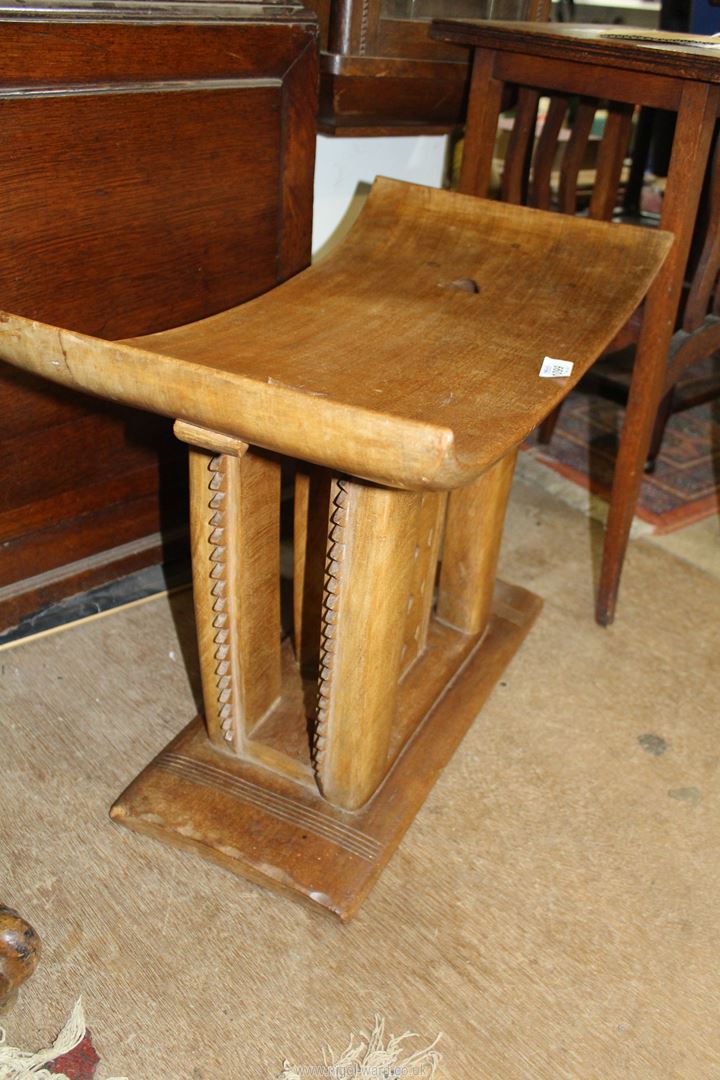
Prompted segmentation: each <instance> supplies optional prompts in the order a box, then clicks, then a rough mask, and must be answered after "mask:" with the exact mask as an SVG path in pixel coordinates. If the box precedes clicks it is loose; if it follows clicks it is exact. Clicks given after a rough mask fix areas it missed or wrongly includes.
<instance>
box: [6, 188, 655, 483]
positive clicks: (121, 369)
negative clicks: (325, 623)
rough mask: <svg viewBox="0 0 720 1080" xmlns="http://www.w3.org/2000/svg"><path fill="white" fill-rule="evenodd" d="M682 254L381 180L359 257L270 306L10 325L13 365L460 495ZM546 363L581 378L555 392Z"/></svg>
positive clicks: (580, 223) (266, 301)
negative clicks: (89, 324) (155, 323)
mask: <svg viewBox="0 0 720 1080" xmlns="http://www.w3.org/2000/svg"><path fill="white" fill-rule="evenodd" d="M671 242H672V237H671V236H670V235H669V234H665V233H662V232H658V231H652V232H649V231H647V230H643V229H634V228H631V227H628V226H622V227H619V226H615V225H611V224H605V223H602V222H594V221H587V220H578V219H574V218H571V217H568V216H564V215H558V214H548V213H545V212H542V211H537V210H532V209H527V208H524V207H517V206H508V205H506V204H501V203H495V202H492V201H489V200H485V199H478V198H474V197H468V196H462V195H457V194H454V193H450V192H445V191H439V190H433V189H428V188H422V187H418V186H415V185H410V184H404V183H400V182H397V181H391V180H386V179H379V180H377V181H376V183H375V185H374V187H373V190H372V192H371V195H370V197H369V199H368V201H367V204H366V207H365V209H364V210H363V213H362V215H361V217H360V219H359V221H358V223H357V224H356V225H355V227H354V228H353V230H352V231H351V233H350V235H349V237H348V239H347V240H346V241H345V242H344V244H343V245H341V247H340V248H339V249H338V250H336V252H335V253H333V254H332V255H331V256H330V257H328V258H326V259H324V260H322V261H320V262H319V263H317V264H316V265H314V266H312V267H311V268H310V269H308V270H306V271H304V272H303V273H301V274H299V275H298V276H296V277H295V278H293V279H291V280H290V281H288V282H286V283H285V284H283V285H281V286H280V287H278V288H277V289H274V290H273V291H271V292H270V293H266V294H265V295H263V296H261V297H258V298H257V299H255V300H252V301H250V302H248V303H246V304H243V305H242V306H240V307H237V308H233V309H231V310H229V311H224V312H222V313H221V314H218V315H215V316H213V317H211V318H208V319H204V320H202V321H201V322H197V323H193V324H189V325H186V326H181V327H178V328H175V329H171V330H167V331H163V332H161V333H158V334H154V335H151V336H148V337H144V338H136V339H132V340H128V341H125V342H116V343H111V342H106V341H102V340H100V339H95V338H91V337H88V336H85V335H80V334H76V333H73V332H72V331H58V330H57V329H56V328H51V327H46V326H43V325H42V324H39V323H36V322H29V321H28V320H24V319H21V318H19V317H16V316H11V315H7V316H2V318H1V321H0V356H1V357H2V358H4V359H6V360H8V361H10V362H14V363H18V364H19V365H20V366H22V367H29V368H32V369H34V370H36V371H37V372H38V373H39V374H42V375H44V376H46V377H50V378H53V379H55V380H56V381H60V382H64V383H66V384H69V385H72V386H77V387H78V388H83V389H86V390H88V389H89V390H91V391H92V392H95V393H98V394H102V395H104V396H109V397H112V398H113V399H115V400H119V401H123V402H126V403H128V404H132V405H136V406H139V407H142V408H147V409H150V410H153V411H155V412H160V413H163V414H165V415H168V416H171V417H175V418H179V419H184V420H188V421H191V422H193V423H195V424H201V425H204V426H207V427H208V428H210V429H212V430H214V431H217V432H221V433H223V434H226V435H230V436H233V437H235V438H239V439H242V440H244V441H246V442H248V443H252V444H253V445H256V446H260V447H264V448H266V449H269V450H273V451H278V452H281V453H286V454H289V455H292V456H294V457H299V458H302V459H304V460H308V461H312V462H315V463H318V464H321V465H328V466H330V465H332V467H333V468H335V469H341V470H343V471H345V472H348V473H351V474H353V475H356V476H361V477H364V478H366V479H369V480H373V481H377V482H381V483H386V484H390V485H393V486H397V487H410V488H435V489H443V488H454V487H457V486H458V485H460V484H463V483H466V482H468V481H469V480H471V479H472V478H473V477H475V476H477V475H479V474H480V473H482V472H483V471H485V470H486V469H487V468H488V467H489V466H491V465H492V464H493V463H494V462H496V461H497V460H499V459H500V458H501V457H502V456H503V455H504V454H505V453H506V452H507V451H508V450H509V449H510V448H511V447H513V446H515V445H517V443H518V442H519V441H520V440H521V439H522V438H523V437H524V436H525V435H526V434H527V433H528V432H529V431H531V430H532V428H533V427H535V425H536V424H537V423H538V422H539V421H540V420H541V419H542V418H543V417H544V416H545V415H546V414H547V413H548V411H549V410H550V409H551V408H552V407H553V406H554V405H555V404H556V403H557V402H558V401H559V400H560V399H561V398H562V397H563V396H565V394H566V393H567V392H568V390H569V389H570V387H571V386H572V385H574V383H575V382H576V381H577V379H578V378H579V377H580V376H581V375H582V374H583V372H585V371H586V370H587V368H588V367H589V366H590V365H591V364H592V363H593V361H594V360H595V359H596V358H597V356H598V355H599V354H600V353H601V351H602V350H603V348H604V347H605V345H607V343H608V342H609V341H610V340H611V338H612V337H613V335H614V334H615V333H616V332H617V331H618V330H619V329H620V327H621V326H622V325H623V324H624V323H625V322H626V321H627V319H628V318H629V316H630V315H631V313H632V312H633V310H634V309H635V308H636V307H637V305H638V303H639V302H640V300H641V299H642V297H643V295H644V294H645V292H646V291H647V288H648V286H649V283H650V282H651V280H652V278H653V277H654V275H655V273H656V272H657V270H658V268H659V266H660V264H661V263H662V260H663V258H664V256H665V253H666V252H667V250H668V249H669V247H670V244H671ZM239 254H241V253H239ZM546 355H548V356H552V357H556V358H561V359H564V360H571V361H573V363H574V370H573V373H572V376H571V377H570V378H566V379H541V378H539V376H538V372H539V369H540V365H541V363H542V360H543V357H544V356H546Z"/></svg>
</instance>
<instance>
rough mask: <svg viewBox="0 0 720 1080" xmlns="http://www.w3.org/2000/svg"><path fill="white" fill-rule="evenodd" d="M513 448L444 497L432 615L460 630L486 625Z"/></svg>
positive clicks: (475, 631)
mask: <svg viewBox="0 0 720 1080" xmlns="http://www.w3.org/2000/svg"><path fill="white" fill-rule="evenodd" d="M516 457H517V450H512V451H511V452H510V453H509V454H506V455H505V457H503V458H501V459H500V461H498V462H497V463H496V464H495V465H493V467H492V468H491V469H488V471H487V472H485V473H483V474H482V476H480V477H478V479H477V480H474V481H473V483H472V484H468V485H467V486H466V487H464V488H459V489H458V490H457V491H453V492H452V493H451V495H450V499H449V501H448V510H447V523H446V526H445V544H444V547H443V561H442V571H441V574H440V591H439V595H438V606H437V615H438V618H439V619H441V620H442V621H443V622H446V623H449V624H450V625H451V626H455V627H457V629H458V630H462V631H464V632H465V633H466V634H480V633H482V631H483V630H484V629H485V626H486V625H487V620H488V616H489V613H490V604H491V601H492V594H493V587H494V585H495V570H496V567H497V560H498V553H499V550H500V541H501V539H502V530H503V523H504V521H505V509H506V507H507V499H508V495H509V493H510V485H511V483H512V477H513V471H514V469H515V458H516Z"/></svg>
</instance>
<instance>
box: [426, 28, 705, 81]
mask: <svg viewBox="0 0 720 1080" xmlns="http://www.w3.org/2000/svg"><path fill="white" fill-rule="evenodd" d="M430 36H431V37H433V38H437V39H438V40H441V41H454V42H457V44H458V45H465V46H467V45H472V46H482V48H488V49H500V50H503V51H505V52H519V53H526V54H528V55H530V56H556V57H558V58H562V59H563V60H575V61H577V62H578V63H594V64H602V65H605V66H609V67H619V68H624V69H626V70H628V69H629V70H635V71H644V72H652V73H655V74H658V75H671V76H673V77H674V78H680V79H691V80H694V81H702V82H708V83H720V37H717V38H714V37H707V36H705V35H701V34H678V33H670V32H669V31H666V30H644V29H641V28H639V27H637V28H636V27H627V26H597V25H592V26H583V25H581V24H577V23H536V22H500V21H487V20H478V19H435V20H434V21H433V24H432V27H431V30H430Z"/></svg>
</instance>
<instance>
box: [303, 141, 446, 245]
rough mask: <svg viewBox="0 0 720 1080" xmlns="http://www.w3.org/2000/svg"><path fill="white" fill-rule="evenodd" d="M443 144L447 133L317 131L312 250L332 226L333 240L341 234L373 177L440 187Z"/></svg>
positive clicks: (352, 216)
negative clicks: (342, 134) (360, 134)
mask: <svg viewBox="0 0 720 1080" xmlns="http://www.w3.org/2000/svg"><path fill="white" fill-rule="evenodd" d="M447 147H448V137H447V135H403V136H399V137H387V136H382V137H379V136H371V137H368V138H343V137H341V138H338V137H333V136H327V135H318V140H317V157H316V161H315V204H314V211H313V215H314V219H313V254H316V253H318V252H320V250H321V248H323V246H324V245H325V244H326V243H327V241H328V240H329V239H330V237H332V236H333V234H334V233H336V231H337V236H335V237H334V240H337V239H339V238H341V237H342V236H343V235H344V233H345V232H346V231H347V229H348V228H349V227H350V225H351V224H352V222H353V221H354V220H355V218H356V217H357V215H358V213H359V212H360V209H361V207H362V203H363V201H364V198H365V195H366V194H367V191H368V188H369V187H370V185H371V184H372V182H373V180H374V179H375V177H376V176H389V177H392V179H394V180H409V181H411V182H413V183H416V184H427V185H428V187H442V184H443V180H444V179H445V159H446V156H447ZM338 226H340V227H339V228H338Z"/></svg>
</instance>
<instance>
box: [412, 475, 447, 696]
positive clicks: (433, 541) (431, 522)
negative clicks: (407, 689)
mask: <svg viewBox="0 0 720 1080" xmlns="http://www.w3.org/2000/svg"><path fill="white" fill-rule="evenodd" d="M446 505H447V495H446V494H444V493H442V494H436V493H435V492H427V493H426V494H424V495H422V496H421V497H420V509H419V512H418V524H417V544H416V547H415V551H414V553H413V555H414V557H413V567H412V577H411V582H410V595H409V596H408V602H407V618H406V620H405V634H404V636H403V644H402V649H401V651H400V666H401V675H404V674H405V672H406V671H407V670H408V668H410V667H411V666H412V664H413V663H414V662H415V661H416V660H417V658H418V657H419V656H421V655H422V653H423V652H424V650H425V645H426V643H427V635H428V628H429V626H430V613H431V610H432V604H433V592H434V589H435V575H436V573H437V561H438V552H439V550H440V540H441V538H442V526H443V521H444V518H445V507H446Z"/></svg>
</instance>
